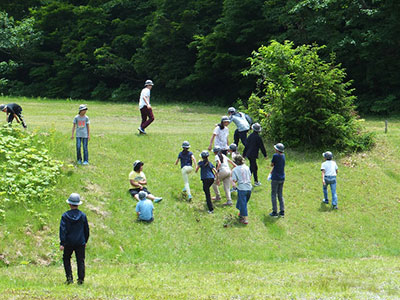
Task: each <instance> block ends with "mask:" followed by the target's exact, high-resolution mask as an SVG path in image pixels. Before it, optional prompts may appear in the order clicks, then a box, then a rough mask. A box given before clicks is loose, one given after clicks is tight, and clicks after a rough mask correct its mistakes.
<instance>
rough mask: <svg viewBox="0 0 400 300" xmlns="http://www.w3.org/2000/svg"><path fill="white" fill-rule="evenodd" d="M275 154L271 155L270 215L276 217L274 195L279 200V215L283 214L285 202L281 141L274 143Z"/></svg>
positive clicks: (283, 155)
mask: <svg viewBox="0 0 400 300" xmlns="http://www.w3.org/2000/svg"><path fill="white" fill-rule="evenodd" d="M274 149H275V154H274V155H273V156H272V160H271V167H272V170H271V172H270V176H271V202H272V213H270V214H269V215H270V216H271V217H274V218H276V217H278V213H277V211H278V208H277V205H276V195H277V194H278V200H279V209H280V211H279V216H281V217H284V216H285V203H284V201H283V183H284V182H285V154H283V152H284V149H285V146H284V145H283V144H281V143H278V144H276V145H274Z"/></svg>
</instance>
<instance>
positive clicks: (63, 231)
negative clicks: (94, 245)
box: [60, 193, 89, 284]
mask: <svg viewBox="0 0 400 300" xmlns="http://www.w3.org/2000/svg"><path fill="white" fill-rule="evenodd" d="M67 203H68V204H69V207H70V208H71V209H70V210H69V211H66V212H65V213H64V214H63V215H62V217H61V221H60V250H61V251H64V253H63V263H64V270H65V275H66V277H67V281H66V282H65V283H66V284H71V283H73V282H74V280H73V277H72V268H71V255H72V252H74V251H75V256H76V264H77V265H78V284H83V281H84V280H85V249H86V244H87V242H88V240H89V224H88V221H87V218H86V215H85V214H84V213H83V212H81V211H80V210H79V209H78V206H79V205H81V204H82V201H81V197H80V195H79V194H76V193H72V194H71V195H70V196H69V197H68V199H67Z"/></svg>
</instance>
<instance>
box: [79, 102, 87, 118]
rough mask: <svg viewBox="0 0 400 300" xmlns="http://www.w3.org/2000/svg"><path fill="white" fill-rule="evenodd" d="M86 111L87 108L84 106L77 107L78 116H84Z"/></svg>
mask: <svg viewBox="0 0 400 300" xmlns="http://www.w3.org/2000/svg"><path fill="white" fill-rule="evenodd" d="M87 110H88V108H87V106H86V105H85V104H81V105H79V114H80V115H81V116H83V115H85V114H86V112H87Z"/></svg>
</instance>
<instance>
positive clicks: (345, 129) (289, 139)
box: [243, 41, 373, 150]
mask: <svg viewBox="0 0 400 300" xmlns="http://www.w3.org/2000/svg"><path fill="white" fill-rule="evenodd" d="M321 48H323V47H317V46H307V45H303V46H299V47H296V48H295V47H294V46H293V43H292V42H285V43H284V44H281V43H278V42H276V41H272V42H271V44H270V45H269V46H262V47H260V48H259V49H258V52H253V55H252V56H251V57H250V58H249V60H250V62H251V66H250V68H249V69H248V70H246V71H245V72H243V74H244V75H245V76H248V75H254V76H256V78H257V90H256V91H255V92H254V93H253V94H252V95H251V96H250V98H249V101H248V109H249V113H250V114H251V115H253V116H254V117H255V118H256V119H258V120H260V122H261V123H262V125H263V126H264V128H266V131H265V133H266V134H267V135H268V137H269V138H270V139H272V140H273V141H282V142H284V143H285V144H287V145H290V146H294V147H296V146H300V145H311V146H316V147H333V148H336V149H341V150H364V149H368V148H369V147H370V146H371V145H372V143H373V140H372V136H371V134H368V133H365V132H363V130H362V126H361V121H362V120H360V118H359V116H358V115H357V113H356V111H355V107H354V104H353V103H354V100H355V98H356V97H355V96H353V95H352V92H353V90H352V89H351V87H350V86H351V83H350V82H346V81H345V79H346V73H345V71H344V70H343V69H342V68H340V66H337V65H335V64H334V56H333V55H332V61H333V62H331V63H329V62H325V61H323V60H321V59H320V57H319V55H318V51H319V50H320V49H321Z"/></svg>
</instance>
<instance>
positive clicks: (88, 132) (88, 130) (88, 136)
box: [86, 124, 90, 140]
mask: <svg viewBox="0 0 400 300" xmlns="http://www.w3.org/2000/svg"><path fill="white" fill-rule="evenodd" d="M86 126H87V138H88V140H90V126H89V124H86Z"/></svg>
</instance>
